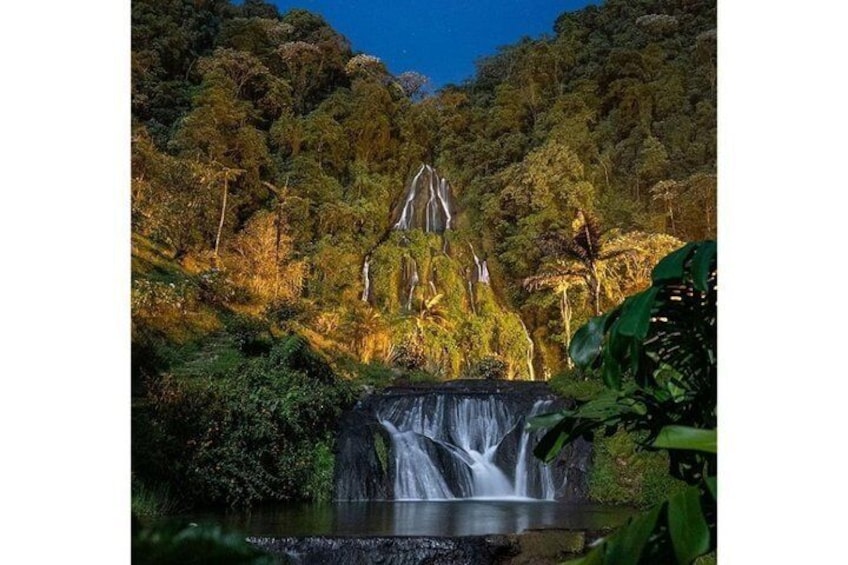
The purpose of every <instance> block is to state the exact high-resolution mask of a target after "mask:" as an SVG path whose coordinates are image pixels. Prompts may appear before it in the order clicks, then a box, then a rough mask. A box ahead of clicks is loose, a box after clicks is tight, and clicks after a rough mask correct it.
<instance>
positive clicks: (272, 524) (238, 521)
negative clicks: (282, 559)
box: [191, 500, 632, 537]
mask: <svg viewBox="0 0 848 565" xmlns="http://www.w3.org/2000/svg"><path fill="white" fill-rule="evenodd" d="M630 515H632V511H631V510H629V509H626V508H617V507H605V506H597V505H574V504H564V503H560V502H547V501H532V502H529V501H502V500H461V501H438V502H418V501H416V502H343V503H334V504H325V505H308V504H291V505H285V506H277V507H273V508H262V509H258V510H254V511H252V512H250V513H228V514H206V515H202V516H192V517H191V519H192V520H193V521H197V522H214V523H223V524H225V525H228V526H231V527H233V528H237V529H238V530H239V531H241V532H244V533H245V534H248V535H257V536H279V537H282V536H308V535H354V536H366V535H367V536H389V535H391V536H467V535H485V534H506V533H516V532H521V531H523V530H526V529H533V528H545V527H548V528H550V527H556V528H571V529H596V528H602V527H605V526H617V525H619V524H621V523H623V522H624V521H625V520H626V519H627V517H628V516H630Z"/></svg>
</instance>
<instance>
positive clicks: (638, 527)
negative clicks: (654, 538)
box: [604, 503, 664, 565]
mask: <svg viewBox="0 0 848 565" xmlns="http://www.w3.org/2000/svg"><path fill="white" fill-rule="evenodd" d="M663 504H664V503H663ZM663 504H657V505H656V506H655V507H654V508H653V509H651V510H649V511H648V512H646V513H644V514H642V515H641V516H639V517H638V518H636V519H634V520H632V521H630V522H628V523H627V524H625V525H624V526H622V527H621V528H620V529H619V530H618V531H617V532H616V533H615V535H613V537H611V538H610V539H609V540H608V541H607V542H606V543H607V552H606V556H605V558H604V561H605V562H606V563H610V564H615V565H637V564H638V563H639V557H640V556H641V555H642V550H643V549H644V548H645V544H646V543H647V542H648V538H650V537H651V534H652V533H653V531H654V528H655V527H656V525H657V519H658V518H659V515H660V512H661V511H662V509H663Z"/></svg>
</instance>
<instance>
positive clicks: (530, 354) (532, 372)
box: [518, 317, 536, 381]
mask: <svg viewBox="0 0 848 565" xmlns="http://www.w3.org/2000/svg"><path fill="white" fill-rule="evenodd" d="M518 321H519V322H521V327H522V328H523V329H524V337H526V338H527V345H528V349H527V369H528V370H529V371H530V380H531V381H535V380H536V371H535V370H534V369H533V355H534V346H533V339H532V338H531V337H530V332H528V331H527V326H525V325H524V320H522V319H521V318H520V317H519V318H518Z"/></svg>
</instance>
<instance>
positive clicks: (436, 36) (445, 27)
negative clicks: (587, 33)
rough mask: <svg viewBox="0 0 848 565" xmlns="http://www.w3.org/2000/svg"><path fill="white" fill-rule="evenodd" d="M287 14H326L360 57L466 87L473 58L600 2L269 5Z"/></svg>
mask: <svg viewBox="0 0 848 565" xmlns="http://www.w3.org/2000/svg"><path fill="white" fill-rule="evenodd" d="M269 1H271V2H273V3H274V4H276V5H277V6H278V7H279V8H280V12H281V13H285V12H287V11H288V10H290V9H291V8H304V9H307V10H309V11H311V12H316V13H319V14H321V15H322V16H324V19H326V20H327V22H329V24H330V25H331V26H332V27H333V28H334V29H335V30H336V31H338V32H340V33H342V34H343V35H344V36H345V37H347V38H348V39H349V40H350V41H351V43H352V45H353V49H354V51H355V52H364V53H368V54H369V55H375V56H377V57H379V58H380V59H382V60H383V61H384V62H385V63H386V64H387V66H388V67H389V70H390V71H391V72H392V73H394V74H398V73H401V72H404V71H418V72H420V73H423V74H425V75H427V76H428V77H430V79H431V86H432V87H433V88H438V87H440V86H443V85H445V84H448V83H461V82H462V81H463V80H464V79H466V78H469V77H471V76H472V75H473V73H474V61H475V60H477V59H478V58H480V57H482V56H486V55H491V54H494V53H495V50H496V48H497V47H498V46H501V45H507V44H510V43H514V42H516V41H518V40H519V39H521V38H522V37H524V36H531V37H538V36H539V35H542V34H546V33H553V25H554V21H555V20H556V18H557V16H559V15H560V14H561V13H563V12H566V11H571V10H576V9H579V8H582V7H583V6H586V5H587V4H597V3H599V2H598V0H429V1H422V0H269Z"/></svg>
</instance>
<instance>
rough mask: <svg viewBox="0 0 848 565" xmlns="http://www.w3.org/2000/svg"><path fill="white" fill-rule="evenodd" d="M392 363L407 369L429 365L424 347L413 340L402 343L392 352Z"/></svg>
mask: <svg viewBox="0 0 848 565" xmlns="http://www.w3.org/2000/svg"><path fill="white" fill-rule="evenodd" d="M392 365H394V366H395V367H398V368H400V369H406V370H407V371H415V370H422V369H424V367H425V366H426V365H427V356H426V355H425V354H424V348H423V347H421V345H420V344H418V343H416V342H414V341H412V340H409V341H404V342H402V343H400V344H399V345H398V346H397V347H396V348H395V351H394V353H393V354H392Z"/></svg>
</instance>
